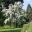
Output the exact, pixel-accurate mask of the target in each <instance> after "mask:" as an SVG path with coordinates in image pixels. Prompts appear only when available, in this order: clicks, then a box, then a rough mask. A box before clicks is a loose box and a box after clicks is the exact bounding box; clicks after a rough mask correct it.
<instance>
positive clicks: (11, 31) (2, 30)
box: [0, 23, 32, 32]
mask: <svg viewBox="0 0 32 32" xmlns="http://www.w3.org/2000/svg"><path fill="white" fill-rule="evenodd" d="M0 32H32V23H28V24H24V25H23V28H15V27H13V28H11V26H3V27H1V26H0Z"/></svg>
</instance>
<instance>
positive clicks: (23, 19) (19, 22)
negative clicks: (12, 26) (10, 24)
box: [16, 16, 29, 28]
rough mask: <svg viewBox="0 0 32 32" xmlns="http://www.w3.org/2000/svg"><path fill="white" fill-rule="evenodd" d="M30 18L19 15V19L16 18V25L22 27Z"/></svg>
mask: <svg viewBox="0 0 32 32" xmlns="http://www.w3.org/2000/svg"><path fill="white" fill-rule="evenodd" d="M28 21H29V20H28V19H27V18H26V17H24V16H21V17H19V19H17V20H16V27H18V28H21V27H23V25H24V24H26V23H27V22H28Z"/></svg>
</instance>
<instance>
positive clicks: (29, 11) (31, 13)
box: [27, 4, 32, 20]
mask: <svg viewBox="0 0 32 32" xmlns="http://www.w3.org/2000/svg"><path fill="white" fill-rule="evenodd" d="M27 18H29V19H30V20H31V19H32V8H31V6H30V4H28V6H27Z"/></svg>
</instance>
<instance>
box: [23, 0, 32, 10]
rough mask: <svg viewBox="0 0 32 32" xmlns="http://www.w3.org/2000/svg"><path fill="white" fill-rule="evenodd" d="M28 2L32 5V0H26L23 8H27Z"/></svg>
mask: <svg viewBox="0 0 32 32" xmlns="http://www.w3.org/2000/svg"><path fill="white" fill-rule="evenodd" d="M28 4H30V5H31V6H32V0H24V3H23V5H24V6H23V9H25V10H26V8H27V5H28Z"/></svg>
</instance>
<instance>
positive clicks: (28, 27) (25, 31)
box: [21, 23, 32, 32]
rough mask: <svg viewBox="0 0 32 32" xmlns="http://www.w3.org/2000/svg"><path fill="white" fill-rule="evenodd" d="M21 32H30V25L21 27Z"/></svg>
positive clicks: (31, 28)
mask: <svg viewBox="0 0 32 32" xmlns="http://www.w3.org/2000/svg"><path fill="white" fill-rule="evenodd" d="M21 32H32V23H29V24H25V25H23V28H22V30H21Z"/></svg>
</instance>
